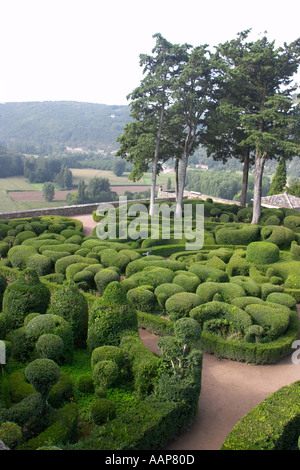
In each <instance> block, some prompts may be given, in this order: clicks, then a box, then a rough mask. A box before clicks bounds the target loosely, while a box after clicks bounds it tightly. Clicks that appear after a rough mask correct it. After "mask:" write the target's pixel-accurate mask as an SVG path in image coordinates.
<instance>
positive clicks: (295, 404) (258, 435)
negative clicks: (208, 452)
mask: <svg viewBox="0 0 300 470" xmlns="http://www.w3.org/2000/svg"><path fill="white" fill-rule="evenodd" d="M299 394H300V381H297V382H294V383H293V384H291V385H288V386H284V387H282V388H281V389H279V390H278V391H277V392H275V393H273V394H271V395H269V396H268V397H267V398H266V399H265V400H264V401H263V402H262V403H260V404H259V405H258V406H256V407H255V408H252V409H251V410H250V412H249V413H247V414H246V415H245V416H244V417H243V418H242V419H241V420H240V421H239V422H238V423H237V424H236V425H235V426H234V428H233V430H232V431H231V432H230V433H229V434H228V436H227V437H226V440H225V441H224V443H223V444H222V447H221V450H292V448H293V446H296V445H297V442H298V437H299V429H300V401H299ZM294 448H295V447H294Z"/></svg>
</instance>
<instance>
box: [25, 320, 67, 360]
mask: <svg viewBox="0 0 300 470" xmlns="http://www.w3.org/2000/svg"><path fill="white" fill-rule="evenodd" d="M45 334H53V335H57V336H59V337H60V338H61V339H62V341H63V344H64V347H63V351H62V354H61V359H62V362H66V363H71V362H72V359H73V349H74V341H73V331H72V327H71V325H69V323H68V322H67V320H65V319H64V318H62V317H61V316H59V315H53V314H48V313H47V314H45V315H39V316H36V317H34V318H32V319H31V320H30V321H29V322H28V324H27V325H26V327H25V335H26V338H27V340H28V342H29V343H30V344H31V346H32V348H34V347H35V344H36V342H37V341H38V339H39V338H40V337H41V336H42V335H45Z"/></svg>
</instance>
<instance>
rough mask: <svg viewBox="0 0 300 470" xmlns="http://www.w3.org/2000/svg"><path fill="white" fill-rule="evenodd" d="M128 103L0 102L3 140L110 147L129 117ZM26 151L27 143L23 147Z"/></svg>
mask: <svg viewBox="0 0 300 470" xmlns="http://www.w3.org/2000/svg"><path fill="white" fill-rule="evenodd" d="M129 112H130V109H129V107H128V106H108V105H104V104H93V103H80V102H75V101H45V102H24V103H2V104H0V142H1V143H2V144H4V145H7V146H8V147H10V148H11V147H12V143H15V148H16V149H17V148H18V145H17V144H20V143H22V144H27V145H28V146H34V147H36V148H38V149H40V148H41V147H44V148H47V147H49V148H50V149H51V148H57V147H63V146H66V147H72V148H84V149H89V150H104V151H109V150H110V151H111V150H115V149H117V148H118V145H117V143H116V138H117V137H118V136H119V135H121V134H122V133H123V128H124V126H125V124H126V123H127V122H129V121H130V117H129ZM22 150H23V151H25V150H24V147H23V148H22Z"/></svg>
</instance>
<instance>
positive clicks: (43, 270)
mask: <svg viewBox="0 0 300 470" xmlns="http://www.w3.org/2000/svg"><path fill="white" fill-rule="evenodd" d="M27 267H28V268H32V269H34V270H35V271H36V273H37V275H38V276H45V275H46V274H50V273H51V271H52V263H51V260H50V259H49V258H47V257H46V256H44V255H39V254H36V255H32V256H30V257H29V258H28V261H27Z"/></svg>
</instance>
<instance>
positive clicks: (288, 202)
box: [261, 191, 300, 211]
mask: <svg viewBox="0 0 300 470" xmlns="http://www.w3.org/2000/svg"><path fill="white" fill-rule="evenodd" d="M261 204H262V206H264V207H270V208H272V207H276V208H280V207H285V208H287V209H293V210H297V211H300V197H296V196H293V195H292V194H288V193H287V192H286V191H284V193H282V194H274V196H265V197H262V198H261Z"/></svg>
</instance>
